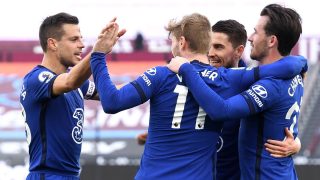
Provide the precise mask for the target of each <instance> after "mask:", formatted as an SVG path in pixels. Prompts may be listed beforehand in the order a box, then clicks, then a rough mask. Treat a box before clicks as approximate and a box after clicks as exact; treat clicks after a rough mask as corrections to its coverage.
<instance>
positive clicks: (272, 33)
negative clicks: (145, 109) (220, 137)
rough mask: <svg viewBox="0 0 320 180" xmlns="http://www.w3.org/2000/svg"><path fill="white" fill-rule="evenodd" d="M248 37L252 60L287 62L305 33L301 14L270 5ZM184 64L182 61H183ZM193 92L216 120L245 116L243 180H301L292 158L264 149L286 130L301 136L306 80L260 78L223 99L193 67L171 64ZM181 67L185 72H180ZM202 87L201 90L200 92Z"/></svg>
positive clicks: (241, 146)
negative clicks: (285, 59) (304, 82)
mask: <svg viewBox="0 0 320 180" xmlns="http://www.w3.org/2000/svg"><path fill="white" fill-rule="evenodd" d="M254 30H255V31H254V33H253V34H252V35H251V36H250V37H249V41H250V42H251V45H252V50H251V54H250V56H251V58H252V59H255V60H258V61H259V62H260V64H262V65H265V64H273V63H276V62H280V61H281V60H279V59H284V58H286V57H287V56H288V55H289V54H290V52H291V50H292V48H293V47H294V45H295V44H296V43H297V41H298V39H299V37H300V34H301V32H302V27H301V19H300V16H299V14H298V13H297V12H296V11H294V10H293V9H290V8H285V7H282V6H280V5H277V4H270V5H268V6H266V7H265V8H264V9H263V10H262V11H261V14H260V19H259V21H258V23H257V25H256V26H255V28H254ZM180 60H181V59H180ZM171 63H172V64H171V65H169V67H170V69H172V70H174V71H176V72H177V71H179V74H180V75H182V78H183V79H184V80H185V83H186V85H187V86H188V88H189V90H190V91H191V92H192V93H193V95H194V97H195V99H196V100H197V102H199V104H200V105H201V107H203V109H204V110H205V111H206V112H207V113H208V115H209V116H210V117H211V118H212V119H213V120H221V119H229V120H230V119H233V118H241V117H247V116H249V115H251V116H249V117H248V118H247V119H244V120H242V121H241V126H240V134H239V157H240V167H241V179H297V175H296V172H295V169H294V163H293V160H292V157H291V156H289V157H284V158H274V157H272V156H271V155H270V153H269V152H268V151H266V150H265V149H264V148H263V145H264V143H266V142H267V139H275V140H284V139H285V133H284V131H283V129H284V128H288V129H289V130H290V131H291V132H292V133H293V135H294V137H296V136H297V134H298V116H299V109H300V104H301V99H302V96H303V79H302V76H301V75H297V76H295V77H293V78H290V79H288V80H280V79H276V78H274V77H269V78H265V79H262V80H260V81H258V82H256V83H255V84H253V85H252V86H251V87H250V88H249V89H248V90H247V91H245V92H243V93H241V94H239V95H236V96H234V97H231V98H229V99H227V100H224V99H223V97H220V96H219V95H218V94H217V93H215V92H214V91H212V90H211V89H212V88H210V87H209V86H207V85H206V82H204V81H203V80H202V79H201V78H200V77H199V76H198V75H197V70H196V69H193V66H192V65H190V64H188V63H184V64H183V65H182V66H181V61H172V62H171ZM180 66H181V67H180ZM199 87H201V88H199Z"/></svg>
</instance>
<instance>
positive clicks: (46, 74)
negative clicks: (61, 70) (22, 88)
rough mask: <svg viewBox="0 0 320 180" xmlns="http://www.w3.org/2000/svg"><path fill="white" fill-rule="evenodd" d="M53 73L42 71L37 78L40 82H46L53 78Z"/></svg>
mask: <svg viewBox="0 0 320 180" xmlns="http://www.w3.org/2000/svg"><path fill="white" fill-rule="evenodd" d="M53 76H54V74H53V73H51V72H49V71H43V72H41V73H40V74H39V76H38V79H39V81H40V82H44V81H45V83H48V82H49V81H50V79H51V78H53Z"/></svg>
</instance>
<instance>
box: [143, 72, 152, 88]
mask: <svg viewBox="0 0 320 180" xmlns="http://www.w3.org/2000/svg"><path fill="white" fill-rule="evenodd" d="M141 77H142V79H143V80H144V82H146V83H147V86H150V85H151V81H150V79H149V78H148V76H146V75H145V74H142V75H141Z"/></svg>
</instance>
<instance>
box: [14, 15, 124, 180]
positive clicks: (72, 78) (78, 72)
mask: <svg viewBox="0 0 320 180" xmlns="http://www.w3.org/2000/svg"><path fill="white" fill-rule="evenodd" d="M78 24H79V20H78V18H77V17H75V16H72V15H70V14H67V13H58V14H55V15H52V16H49V17H47V18H45V19H44V21H43V22H42V24H41V26H40V30H39V38H40V44H41V47H42V49H43V52H44V57H43V60H42V63H41V65H38V66H36V67H35V68H34V69H32V70H31V71H30V72H29V73H28V74H27V75H26V76H25V77H24V80H23V87H22V91H21V94H20V103H21V106H22V110H23V116H24V118H25V126H26V136H27V142H28V145H29V155H30V167H29V171H30V173H29V174H28V176H27V179H28V180H29V179H30V180H40V179H46V180H57V179H69V180H78V179H80V178H79V173H80V165H79V160H80V152H81V144H82V132H83V120H84V115H83V111H84V107H83V99H99V98H98V95H97V93H96V92H97V91H96V90H95V85H94V83H93V82H90V81H88V80H87V79H88V78H89V76H90V75H91V69H90V63H89V62H90V56H89V55H88V56H86V57H85V58H84V59H83V60H82V61H81V53H82V49H83V48H84V44H83V42H82V36H81V33H80V28H79V26H78ZM115 26H116V23H115V19H113V20H112V21H111V22H110V23H109V24H108V25H107V26H106V27H105V28H104V29H103V30H102V32H101V33H105V34H106V35H105V36H104V38H105V41H106V42H108V43H106V52H110V51H111V49H112V47H113V45H114V43H115V42H116V41H117V39H118V38H119V37H120V36H121V35H122V34H120V33H124V32H123V31H120V32H119V34H118V35H117V34H116V35H115V33H114V32H115V31H116V29H115V28H114V27H115ZM69 67H73V68H72V69H71V70H70V71H69V72H67V71H68V68H69Z"/></svg>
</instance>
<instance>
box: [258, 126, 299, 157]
mask: <svg viewBox="0 0 320 180" xmlns="http://www.w3.org/2000/svg"><path fill="white" fill-rule="evenodd" d="M285 134H286V138H285V140H283V141H277V140H272V139H268V140H267V143H265V144H264V145H265V146H266V150H267V151H268V152H269V153H270V155H271V156H273V157H276V158H281V157H287V156H291V155H293V154H296V153H298V152H299V151H300V149H301V142H300V139H299V138H298V137H296V139H294V136H293V134H292V133H291V132H290V131H289V130H288V128H285Z"/></svg>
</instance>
